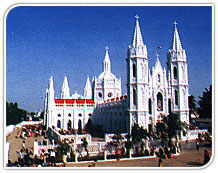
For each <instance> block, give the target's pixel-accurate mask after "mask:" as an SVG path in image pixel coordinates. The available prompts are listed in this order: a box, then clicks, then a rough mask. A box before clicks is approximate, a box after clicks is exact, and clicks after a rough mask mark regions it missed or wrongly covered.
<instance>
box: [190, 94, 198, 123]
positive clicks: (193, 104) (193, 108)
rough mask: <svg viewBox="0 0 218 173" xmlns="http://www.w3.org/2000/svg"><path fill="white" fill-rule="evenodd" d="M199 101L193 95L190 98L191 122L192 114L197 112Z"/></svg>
mask: <svg viewBox="0 0 218 173" xmlns="http://www.w3.org/2000/svg"><path fill="white" fill-rule="evenodd" d="M196 105H197V101H196V100H195V97H194V96H193V95H190V96H188V107H189V120H191V114H194V113H195V111H196Z"/></svg>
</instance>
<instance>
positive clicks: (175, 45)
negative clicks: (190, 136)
mask: <svg viewBox="0 0 218 173" xmlns="http://www.w3.org/2000/svg"><path fill="white" fill-rule="evenodd" d="M187 69H188V68H187V57H186V52H185V50H184V49H183V47H182V43H181V40H180V37H179V32H178V29H177V22H174V33H173V39H172V44H171V48H170V49H169V51H168V71H169V75H170V76H169V78H170V85H171V87H170V88H171V95H172V112H174V113H177V114H179V116H180V120H181V121H182V122H186V123H189V107H188V96H189V91H188V90H189V84H188V70H187Z"/></svg>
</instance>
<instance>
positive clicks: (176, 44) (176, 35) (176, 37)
mask: <svg viewBox="0 0 218 173" xmlns="http://www.w3.org/2000/svg"><path fill="white" fill-rule="evenodd" d="M177 24H178V23H177V22H176V21H175V22H174V25H175V29H174V34H173V42H172V49H173V50H175V51H177V50H182V44H181V41H180V38H179V33H178V30H177V26H176V25H177Z"/></svg>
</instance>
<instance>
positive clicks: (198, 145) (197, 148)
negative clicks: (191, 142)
mask: <svg viewBox="0 0 218 173" xmlns="http://www.w3.org/2000/svg"><path fill="white" fill-rule="evenodd" d="M199 148H200V144H199V142H198V140H197V141H196V150H197V151H199Z"/></svg>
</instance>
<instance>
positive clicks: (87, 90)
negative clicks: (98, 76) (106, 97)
mask: <svg viewBox="0 0 218 173" xmlns="http://www.w3.org/2000/svg"><path fill="white" fill-rule="evenodd" d="M84 97H85V98H86V99H91V98H92V87H91V83H90V80H89V77H88V78H87V80H86V85H85V88H84Z"/></svg>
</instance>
